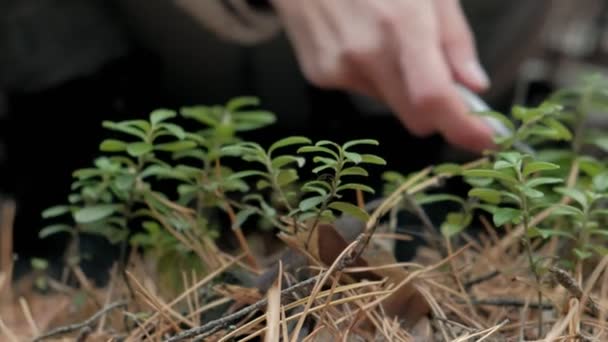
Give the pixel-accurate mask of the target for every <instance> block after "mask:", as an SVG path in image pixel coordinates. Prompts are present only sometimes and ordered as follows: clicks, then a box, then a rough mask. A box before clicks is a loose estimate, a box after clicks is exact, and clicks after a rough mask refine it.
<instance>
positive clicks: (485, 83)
mask: <svg viewBox="0 0 608 342" xmlns="http://www.w3.org/2000/svg"><path fill="white" fill-rule="evenodd" d="M434 5H435V10H436V12H437V16H438V23H439V34H440V39H441V44H442V47H443V50H444V53H445V56H446V59H447V61H448V64H449V66H450V69H451V71H452V74H453V76H454V78H455V79H456V80H457V81H459V82H461V83H462V84H464V85H465V86H467V87H468V88H470V89H472V90H474V91H478V92H479V91H482V90H485V89H487V88H488V87H489V85H490V81H489V79H488V76H487V74H486V72H485V71H484V70H483V68H482V66H481V65H480V63H479V59H478V56H477V51H476V48H475V41H474V37H473V34H472V33H471V30H470V28H469V25H468V24H467V21H466V18H465V16H464V14H463V12H462V9H461V7H460V3H459V1H458V0H436V1H435V2H434Z"/></svg>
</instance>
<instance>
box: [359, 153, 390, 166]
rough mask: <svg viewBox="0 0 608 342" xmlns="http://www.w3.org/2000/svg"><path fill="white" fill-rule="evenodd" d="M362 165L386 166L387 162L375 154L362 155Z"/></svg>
mask: <svg viewBox="0 0 608 342" xmlns="http://www.w3.org/2000/svg"><path fill="white" fill-rule="evenodd" d="M361 163H365V164H374V165H386V160H384V159H382V158H380V157H378V156H376V155H373V154H361Z"/></svg>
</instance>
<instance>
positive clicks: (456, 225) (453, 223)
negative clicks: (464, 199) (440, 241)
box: [440, 212, 472, 238]
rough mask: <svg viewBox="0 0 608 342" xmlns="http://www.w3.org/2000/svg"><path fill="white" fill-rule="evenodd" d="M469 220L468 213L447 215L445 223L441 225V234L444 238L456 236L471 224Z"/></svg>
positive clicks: (470, 218) (470, 217)
mask: <svg viewBox="0 0 608 342" xmlns="http://www.w3.org/2000/svg"><path fill="white" fill-rule="evenodd" d="M471 220H472V216H471V215H470V214H468V213H461V212H454V213H448V215H447V217H446V219H445V221H444V222H443V224H442V225H441V228H440V229H441V234H443V236H445V237H446V238H451V237H453V236H455V235H458V234H460V233H461V232H462V231H463V230H464V229H465V228H466V227H467V226H468V225H469V224H470V223H471Z"/></svg>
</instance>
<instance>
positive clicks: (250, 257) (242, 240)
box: [215, 158, 258, 270]
mask: <svg viewBox="0 0 608 342" xmlns="http://www.w3.org/2000/svg"><path fill="white" fill-rule="evenodd" d="M215 173H216V177H217V179H218V180H219V179H220V178H221V177H222V175H221V169H220V160H219V158H218V159H216V160H215ZM217 195H218V197H220V200H221V201H222V202H224V209H225V210H226V213H227V214H228V218H229V219H230V224H231V225H232V231H233V232H234V235H235V236H236V238H237V240H238V242H239V245H240V246H241V248H242V249H243V252H245V254H246V255H247V263H249V266H251V267H253V268H254V269H255V270H257V269H258V264H257V262H256V261H255V258H254V257H253V254H252V253H251V249H249V244H248V243H247V239H245V235H243V231H242V230H241V227H239V225H238V224H236V223H237V219H236V213H235V212H234V209H232V206H231V205H230V203H229V202H228V201H227V200H226V195H225V194H224V192H223V191H222V189H218V190H217Z"/></svg>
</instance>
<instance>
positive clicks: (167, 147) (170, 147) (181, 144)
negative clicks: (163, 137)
mask: <svg viewBox="0 0 608 342" xmlns="http://www.w3.org/2000/svg"><path fill="white" fill-rule="evenodd" d="M196 146H197V144H196V143H195V142H194V141H190V140H178V141H173V142H169V143H164V144H157V145H155V146H154V149H155V150H158V151H165V152H179V151H183V150H189V149H191V148H195V147H196Z"/></svg>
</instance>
